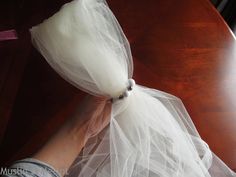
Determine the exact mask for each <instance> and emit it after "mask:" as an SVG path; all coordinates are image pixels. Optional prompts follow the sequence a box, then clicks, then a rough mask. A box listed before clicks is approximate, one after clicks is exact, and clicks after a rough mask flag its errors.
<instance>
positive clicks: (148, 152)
mask: <svg viewBox="0 0 236 177" xmlns="http://www.w3.org/2000/svg"><path fill="white" fill-rule="evenodd" d="M31 35H32V41H33V43H34V45H35V46H36V48H37V49H38V50H39V51H40V52H41V53H42V55H43V56H44V57H45V58H46V60H47V61H48V63H49V64H50V65H51V66H52V67H53V68H54V69H55V70H56V71H57V72H58V73H59V74H60V75H61V76H62V77H63V78H64V79H66V80H67V81H69V82H70V83H72V84H73V85H74V86H76V87H77V88H79V89H82V90H84V91H86V92H88V93H90V94H93V95H96V96H101V95H102V96H104V95H105V96H109V97H111V98H116V97H118V96H119V95H121V94H122V93H123V92H124V91H125V90H126V88H127V84H128V79H130V78H132V73H133V61H132V56H131V52H130V46H129V43H128V41H127V39H126V37H125V35H124V33H123V31H122V29H121V27H120V25H119V24H118V22H117V20H116V18H115V17H114V15H113V13H112V12H111V11H110V9H109V8H108V6H107V4H106V2H105V1H104V0H75V1H72V2H70V3H68V4H65V5H64V6H63V7H62V8H61V10H60V11H59V12H58V13H56V14H55V15H53V16H52V17H51V18H49V19H47V20H45V21H44V22H43V23H42V24H40V25H38V26H35V27H33V28H32V29H31ZM68 176H73V177H74V176H79V177H226V176H227V177H235V176H236V174H235V173H234V172H233V171H231V170H230V169H229V168H228V167H227V166H226V165H225V164H224V163H223V162H222V161H221V160H220V159H219V158H217V156H216V155H215V154H214V153H213V152H211V150H210V149H209V147H208V145H207V144H206V143H205V142H204V141H203V140H202V139H201V138H200V135H199V134H198V132H197V130H196V128H195V126H194V124H193V123H192V121H191V118H190V117H189V115H188V113H187V111H186V110H185V108H184V106H183V104H182V102H181V100H180V99H178V98H176V97H175V96H172V95H170V94H167V93H164V92H161V91H158V90H154V89H150V88H146V87H143V86H140V85H135V86H134V88H133V90H132V91H130V95H129V96H128V97H127V98H124V99H122V100H118V101H115V102H114V103H113V106H112V115H111V122H110V124H109V126H107V127H106V128H105V129H104V130H103V131H102V132H101V133H100V134H98V135H96V136H94V137H92V138H90V140H89V141H88V143H87V144H86V145H85V147H84V149H83V151H82V152H81V154H80V155H79V156H78V158H77V159H76V160H75V162H74V164H73V165H72V167H71V169H70V171H69V174H68Z"/></svg>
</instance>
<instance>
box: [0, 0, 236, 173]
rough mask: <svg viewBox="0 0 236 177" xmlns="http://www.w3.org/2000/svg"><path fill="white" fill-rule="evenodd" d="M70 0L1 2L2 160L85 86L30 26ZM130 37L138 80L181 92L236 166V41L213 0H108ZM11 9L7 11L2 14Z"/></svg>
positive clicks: (34, 140)
mask: <svg viewBox="0 0 236 177" xmlns="http://www.w3.org/2000/svg"><path fill="white" fill-rule="evenodd" d="M64 2H65V1H63V0H61V1H58V0H52V1H46V0H44V1H30V0H26V1H22V2H20V1H16V2H15V3H13V2H12V1H7V2H1V4H0V7H1V9H0V10H1V12H0V14H1V18H2V19H1V21H3V23H2V22H1V23H0V24H1V25H0V28H1V30H4V29H7V28H16V29H17V31H18V33H19V40H16V41H7V42H1V43H0V50H1V51H0V53H1V59H0V71H1V72H0V79H1V80H0V81H1V82H0V86H1V87H0V88H1V90H0V117H1V119H0V126H1V130H2V131H1V133H0V135H1V136H0V137H2V142H1V147H0V156H1V158H0V159H1V164H9V163H10V162H12V161H13V160H15V159H18V158H23V157H26V156H29V155H30V154H32V153H34V152H35V151H36V150H37V149H38V148H39V147H40V146H41V145H42V144H43V143H44V142H45V141H46V140H47V139H48V137H49V136H50V135H51V134H52V133H53V132H54V131H55V130H56V129H57V128H58V127H59V126H60V125H61V124H62V123H63V121H64V120H65V119H66V118H67V117H68V116H69V115H70V113H71V112H73V110H74V108H75V106H76V105H77V104H78V103H79V100H80V99H81V98H82V97H83V96H84V95H85V94H84V93H83V92H81V91H79V90H77V89H76V88H74V87H72V86H71V85H69V84H68V83H67V82H65V81H64V80H63V79H61V78H60V77H59V76H58V75H57V74H56V73H55V72H54V71H53V70H52V69H51V68H50V67H49V65H48V64H47V63H46V62H45V60H44V59H43V57H42V56H41V55H40V54H39V53H38V52H37V51H36V50H35V49H34V48H33V47H32V46H31V44H30V36H29V33H28V28H29V27H31V26H32V25H35V24H38V23H39V22H41V21H42V20H43V19H44V18H46V17H49V16H50V15H52V14H53V13H54V12H56V11H57V10H58V8H59V7H60V6H61V5H62V4H63V3H64ZM108 3H109V5H110V7H111V8H112V10H113V11H114V13H115V15H116V16H117V18H118V20H119V22H120V24H121V25H122V27H123V29H124V31H125V33H126V35H127V37H128V39H129V41H130V44H131V48H132V52H133V57H134V68H135V70H134V78H135V80H136V81H137V83H139V84H142V85H145V86H148V87H152V88H156V89H159V90H163V91H166V92H169V93H171V94H174V95H176V96H178V97H180V98H181V99H182V100H183V102H184V104H185V106H186V108H187V110H188V112H189V114H190V116H191V117H192V119H193V122H194V123H195V125H196V127H197V129H198V131H199V133H200V135H201V136H202V138H203V139H204V140H205V141H206V142H207V143H208V144H209V146H210V148H211V149H212V150H213V151H214V152H215V153H216V154H217V155H218V156H219V157H220V158H221V159H222V160H223V161H224V162H225V163H226V164H227V165H229V167H231V168H233V169H236V136H235V134H236V102H235V100H236V42H235V37H234V36H233V34H232V32H231V31H230V29H229V28H228V26H227V25H226V24H225V22H224V21H223V19H222V18H221V17H220V15H219V14H218V13H217V11H216V10H215V9H214V7H213V6H212V5H211V4H210V2H209V1H207V0H180V1H179V0H178V1H177V0H165V1H163V0H147V1H141V0H138V1H137V0H129V1H127V0H109V1H108ZM3 16H4V19H3Z"/></svg>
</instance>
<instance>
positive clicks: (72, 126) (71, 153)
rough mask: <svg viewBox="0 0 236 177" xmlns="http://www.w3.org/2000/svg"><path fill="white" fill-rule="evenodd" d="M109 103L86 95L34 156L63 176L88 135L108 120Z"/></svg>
mask: <svg viewBox="0 0 236 177" xmlns="http://www.w3.org/2000/svg"><path fill="white" fill-rule="evenodd" d="M110 113H111V103H110V102H109V101H108V100H107V99H106V98H98V97H93V96H87V97H86V98H85V99H84V100H83V101H82V103H81V104H80V105H79V107H78V109H77V110H76V112H75V114H74V115H73V116H72V117H71V118H70V119H69V120H68V121H67V122H66V123H65V124H64V125H63V126H62V127H61V128H60V129H59V130H58V131H57V132H56V133H55V134H54V135H53V136H52V137H51V138H50V139H49V140H48V142H47V143H46V144H45V145H44V146H43V147H42V148H41V149H40V150H39V151H38V152H37V153H36V154H35V155H34V156H33V158H35V159H38V160H40V161H43V162H45V163H47V164H49V165H51V166H53V167H54V168H55V169H56V170H57V171H58V172H59V173H60V174H61V175H62V176H64V175H65V173H66V171H67V170H68V169H69V167H70V166H71V164H72V163H73V161H74V160H75V158H76V157H77V155H78V154H79V153H80V151H81V149H82V148H83V147H84V145H85V143H86V142H87V140H88V138H90V137H91V136H94V135H96V134H98V133H99V132H100V131H101V130H102V129H104V128H105V127H106V126H107V125H108V124H109V121H110Z"/></svg>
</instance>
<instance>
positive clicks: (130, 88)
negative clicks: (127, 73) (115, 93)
mask: <svg viewBox="0 0 236 177" xmlns="http://www.w3.org/2000/svg"><path fill="white" fill-rule="evenodd" d="M134 86H135V81H134V80H133V79H129V80H128V87H127V88H126V90H125V91H124V92H123V93H122V94H121V95H120V96H119V97H116V98H112V99H111V101H112V102H115V101H117V100H122V99H124V98H126V97H128V96H129V95H130V91H132V90H133V87H134Z"/></svg>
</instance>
